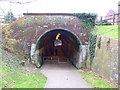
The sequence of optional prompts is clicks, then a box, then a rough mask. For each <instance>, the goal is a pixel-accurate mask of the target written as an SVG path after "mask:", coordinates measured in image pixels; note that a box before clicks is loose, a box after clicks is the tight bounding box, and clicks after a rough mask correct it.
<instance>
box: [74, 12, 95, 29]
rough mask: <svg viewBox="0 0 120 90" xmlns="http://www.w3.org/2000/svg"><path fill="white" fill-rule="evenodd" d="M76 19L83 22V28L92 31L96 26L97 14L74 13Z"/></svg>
mask: <svg viewBox="0 0 120 90" xmlns="http://www.w3.org/2000/svg"><path fill="white" fill-rule="evenodd" d="M74 15H75V16H76V17H78V18H79V19H81V20H82V22H83V27H84V28H86V30H88V31H91V30H92V28H93V27H94V26H95V20H96V18H97V14H95V13H74Z"/></svg>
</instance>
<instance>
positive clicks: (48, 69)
mask: <svg viewBox="0 0 120 90" xmlns="http://www.w3.org/2000/svg"><path fill="white" fill-rule="evenodd" d="M41 72H42V73H43V74H44V75H45V76H47V77H48V79H47V83H46V85H45V88H91V87H92V86H91V85H89V84H88V83H87V82H85V81H84V80H83V79H82V78H81V74H80V71H79V70H77V69H76V68H75V67H74V66H73V65H71V63H57V62H55V61H53V62H52V61H47V62H45V63H44V64H43V66H42V67H41Z"/></svg>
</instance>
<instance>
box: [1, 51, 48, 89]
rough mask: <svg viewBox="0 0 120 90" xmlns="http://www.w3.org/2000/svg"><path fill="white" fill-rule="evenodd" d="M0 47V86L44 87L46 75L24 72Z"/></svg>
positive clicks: (12, 57)
mask: <svg viewBox="0 0 120 90" xmlns="http://www.w3.org/2000/svg"><path fill="white" fill-rule="evenodd" d="M1 52H3V50H2V49H0V73H1V74H0V77H1V78H0V88H44V86H45V83H46V79H47V78H46V77H45V76H44V75H42V74H41V73H40V72H36V73H33V72H31V73H30V72H29V73H28V72H26V71H25V70H24V69H23V68H21V67H22V66H20V65H19V63H18V62H17V61H15V60H16V57H14V56H13V55H10V54H6V53H5V54H4V55H3V56H2V54H1Z"/></svg>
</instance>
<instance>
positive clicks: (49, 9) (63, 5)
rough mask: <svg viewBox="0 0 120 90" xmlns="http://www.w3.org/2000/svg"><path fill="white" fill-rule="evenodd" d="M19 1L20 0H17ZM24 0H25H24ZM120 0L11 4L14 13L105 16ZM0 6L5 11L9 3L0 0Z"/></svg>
mask: <svg viewBox="0 0 120 90" xmlns="http://www.w3.org/2000/svg"><path fill="white" fill-rule="evenodd" d="M19 1H20V0H19ZM24 1H25V0H24ZM119 1H120V0H35V1H33V2H32V3H28V4H23V5H20V4H11V10H12V12H13V13H14V15H18V14H22V13H26V12H29V13H81V12H86V13H89V12H90V13H97V14H98V15H99V16H105V15H106V13H107V12H108V11H109V10H110V9H112V10H115V11H117V10H118V2H119ZM0 7H1V8H2V9H3V10H4V11H5V13H7V12H8V11H9V10H10V3H9V2H7V1H0ZM0 13H1V11H0Z"/></svg>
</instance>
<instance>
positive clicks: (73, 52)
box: [36, 29, 81, 67]
mask: <svg viewBox="0 0 120 90" xmlns="http://www.w3.org/2000/svg"><path fill="white" fill-rule="evenodd" d="M80 46H81V43H80V41H79V39H78V38H77V36H75V35H74V34H73V33H71V32H69V31H67V30H62V29H55V30H50V31H48V32H46V33H45V34H43V35H42V36H41V37H39V39H38V41H37V43H36V53H37V54H36V59H37V61H36V67H41V66H42V65H43V64H44V61H45V60H49V61H57V62H58V63H66V62H71V63H72V64H73V65H74V66H76V67H77V63H78V62H79V56H80V52H81V48H80Z"/></svg>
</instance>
